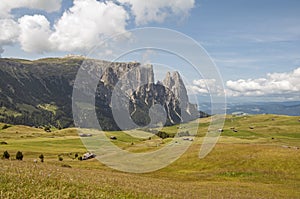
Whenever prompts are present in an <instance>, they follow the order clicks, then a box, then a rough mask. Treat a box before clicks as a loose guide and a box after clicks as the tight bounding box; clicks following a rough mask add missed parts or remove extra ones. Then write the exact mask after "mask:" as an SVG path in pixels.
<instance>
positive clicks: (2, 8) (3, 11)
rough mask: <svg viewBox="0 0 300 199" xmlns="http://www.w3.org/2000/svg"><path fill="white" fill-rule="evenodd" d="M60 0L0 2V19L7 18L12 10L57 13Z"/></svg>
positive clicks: (3, 0)
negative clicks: (21, 9)
mask: <svg viewBox="0 0 300 199" xmlns="http://www.w3.org/2000/svg"><path fill="white" fill-rule="evenodd" d="M61 2H62V0H50V1H43V0H1V3H0V18H9V17H10V11H11V10H12V9H14V8H30V9H38V10H45V11H46V12H54V11H58V10H59V9H60V8H61Z"/></svg>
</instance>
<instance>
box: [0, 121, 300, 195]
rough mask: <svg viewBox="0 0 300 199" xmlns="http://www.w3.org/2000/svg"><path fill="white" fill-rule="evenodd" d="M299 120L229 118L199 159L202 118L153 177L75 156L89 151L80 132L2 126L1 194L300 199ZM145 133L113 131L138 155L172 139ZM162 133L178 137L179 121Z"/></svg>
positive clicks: (124, 146) (204, 126)
mask: <svg viewBox="0 0 300 199" xmlns="http://www.w3.org/2000/svg"><path fill="white" fill-rule="evenodd" d="M299 119H300V117H289V116H278V115H255V116H243V117H233V116H227V118H226V122H225V126H224V128H223V130H224V132H223V133H222V135H221V137H220V139H219V141H218V143H217V144H216V147H215V148H214V149H213V151H212V152H211V153H210V154H209V155H208V156H206V157H205V158H204V159H199V158H198V154H199V149H200V146H201V143H202V140H203V137H204V135H205V133H206V131H207V128H208V125H209V122H210V118H205V119H200V124H199V130H198V134H197V136H196V138H195V140H194V142H193V143H192V145H191V147H190V148H189V149H188V151H187V152H186V153H185V154H184V155H183V156H181V157H180V158H179V159H178V160H177V161H175V162H174V163H172V164H171V165H169V166H168V167H166V168H163V169H161V170H158V171H155V172H151V173H146V174H132V173H124V172H119V171H116V170H112V169H110V168H109V167H106V166H105V165H103V164H101V163H100V162H99V161H97V160H95V159H91V160H86V161H79V160H77V159H74V157H75V154H76V153H78V154H79V155H82V154H84V153H85V152H86V148H85V147H84V146H83V144H82V142H81V139H80V138H79V136H78V132H77V130H76V129H63V130H57V131H52V132H51V133H47V132H45V131H44V130H43V129H37V128H31V127H26V126H11V127H9V128H6V129H3V130H0V143H1V142H3V143H4V142H5V143H7V144H3V143H2V144H1V145H0V155H2V154H3V152H4V151H6V150H7V151H8V152H9V153H10V155H11V160H3V159H2V160H0V174H1V177H0V198H1V199H2V198H300V149H299V147H300V122H299ZM3 126H4V124H0V129H2V128H3ZM197 127H198V122H191V123H189V124H188V125H185V127H184V128H185V129H184V130H191V129H196V128H197ZM139 131H140V130H139ZM139 131H135V132H132V133H131V134H130V135H132V136H130V135H129V134H128V133H121V132H106V135H107V136H108V137H110V136H116V137H117V140H113V142H114V144H115V145H117V146H118V147H120V148H122V149H124V150H128V151H131V152H145V151H154V150H157V149H159V148H161V147H163V146H165V145H166V144H168V142H169V141H170V139H171V138H167V139H164V140H162V139H160V138H159V137H157V136H152V138H151V139H148V138H147V135H148V134H147V133H146V132H140V133H144V134H143V136H142V137H141V138H138V137H136V134H139ZM163 131H165V132H167V133H169V134H174V132H176V131H177V126H172V127H165V128H164V129H163ZM17 151H22V152H23V154H24V159H23V161H17V160H14V159H15V154H16V152H17ZM40 154H43V155H44V156H45V162H44V163H41V162H40V161H39V158H38V157H39V155H40ZM58 156H61V157H63V161H59V160H58ZM35 159H36V160H38V163H35V162H34V160H35Z"/></svg>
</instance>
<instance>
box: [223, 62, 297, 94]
mask: <svg viewBox="0 0 300 199" xmlns="http://www.w3.org/2000/svg"><path fill="white" fill-rule="evenodd" d="M226 86H227V88H228V90H227V94H228V95H231V96H264V95H277V94H292V93H295V94H299V92H300V67H299V68H297V69H295V70H293V71H292V72H287V73H269V74H267V77H266V78H258V79H247V80H244V79H240V80H237V81H232V80H230V81H227V82H226Z"/></svg>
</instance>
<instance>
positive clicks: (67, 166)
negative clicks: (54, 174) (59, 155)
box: [61, 164, 72, 168]
mask: <svg viewBox="0 0 300 199" xmlns="http://www.w3.org/2000/svg"><path fill="white" fill-rule="evenodd" d="M61 166H62V167H65V168H72V167H71V166H70V165H68V164H62V165H61Z"/></svg>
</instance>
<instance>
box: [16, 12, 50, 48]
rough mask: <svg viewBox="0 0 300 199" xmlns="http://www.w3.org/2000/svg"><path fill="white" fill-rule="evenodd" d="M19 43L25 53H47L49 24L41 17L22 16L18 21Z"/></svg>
mask: <svg viewBox="0 0 300 199" xmlns="http://www.w3.org/2000/svg"><path fill="white" fill-rule="evenodd" d="M18 21H19V27H20V36H19V42H20V44H21V47H22V49H23V50H24V51H26V52H35V53H43V52H45V51H49V50H50V49H51V48H52V47H51V43H50V42H49V37H50V35H51V30H50V23H49V21H48V20H47V19H46V17H45V16H43V15H34V16H28V15H26V16H23V17H22V18H20V19H19V20H18Z"/></svg>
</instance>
